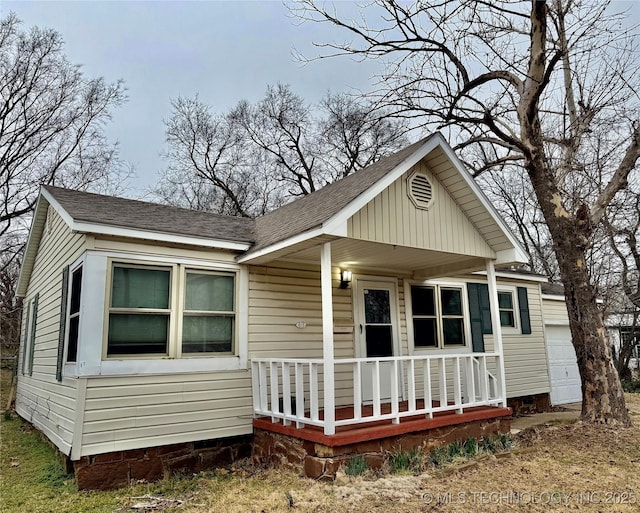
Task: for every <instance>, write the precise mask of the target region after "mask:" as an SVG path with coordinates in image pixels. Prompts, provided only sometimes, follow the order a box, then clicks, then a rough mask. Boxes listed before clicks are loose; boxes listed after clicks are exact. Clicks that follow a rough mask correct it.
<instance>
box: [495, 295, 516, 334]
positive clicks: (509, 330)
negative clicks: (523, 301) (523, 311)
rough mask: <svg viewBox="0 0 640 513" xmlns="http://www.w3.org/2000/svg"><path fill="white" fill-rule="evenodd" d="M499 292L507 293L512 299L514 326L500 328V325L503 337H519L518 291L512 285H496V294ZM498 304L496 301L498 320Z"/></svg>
mask: <svg viewBox="0 0 640 513" xmlns="http://www.w3.org/2000/svg"><path fill="white" fill-rule="evenodd" d="M501 292H507V293H509V294H511V297H512V299H513V322H514V326H502V323H500V328H501V329H502V334H503V335H520V334H521V331H520V304H519V303H518V290H517V288H516V287H515V286H512V285H498V294H500V293H501ZM499 303H500V302H499V301H498V305H497V307H498V318H500V310H501V308H500V304H499Z"/></svg>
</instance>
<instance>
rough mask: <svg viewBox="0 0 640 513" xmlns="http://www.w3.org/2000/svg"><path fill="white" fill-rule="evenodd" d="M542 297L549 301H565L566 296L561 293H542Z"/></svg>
mask: <svg viewBox="0 0 640 513" xmlns="http://www.w3.org/2000/svg"><path fill="white" fill-rule="evenodd" d="M540 297H541V298H542V299H548V300H549V301H562V302H564V301H565V297H564V296H561V295H559V294H541V295H540Z"/></svg>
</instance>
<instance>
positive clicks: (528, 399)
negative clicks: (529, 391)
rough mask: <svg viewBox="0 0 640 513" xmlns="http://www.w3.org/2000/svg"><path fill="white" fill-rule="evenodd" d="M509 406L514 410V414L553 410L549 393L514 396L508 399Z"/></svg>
mask: <svg viewBox="0 0 640 513" xmlns="http://www.w3.org/2000/svg"><path fill="white" fill-rule="evenodd" d="M507 406H509V407H510V408H511V409H512V410H513V414H514V415H529V414H531V413H544V412H547V411H551V398H550V397H549V394H537V395H527V396H523V397H514V398H511V399H507Z"/></svg>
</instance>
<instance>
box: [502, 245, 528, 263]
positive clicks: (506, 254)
mask: <svg viewBox="0 0 640 513" xmlns="http://www.w3.org/2000/svg"><path fill="white" fill-rule="evenodd" d="M527 263H529V258H528V256H527V253H526V252H525V250H524V249H522V247H521V246H520V243H518V245H517V246H514V247H513V248H510V249H503V250H502V251H496V261H495V265H502V264H527Z"/></svg>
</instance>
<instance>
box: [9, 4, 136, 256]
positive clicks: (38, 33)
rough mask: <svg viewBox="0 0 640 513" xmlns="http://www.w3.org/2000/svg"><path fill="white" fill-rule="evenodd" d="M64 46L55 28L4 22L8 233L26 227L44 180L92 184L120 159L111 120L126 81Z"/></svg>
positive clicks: (81, 185)
mask: <svg viewBox="0 0 640 513" xmlns="http://www.w3.org/2000/svg"><path fill="white" fill-rule="evenodd" d="M62 50H63V41H62V38H61V36H60V34H59V33H57V32H55V31H53V30H48V29H40V28H32V29H31V30H30V31H23V30H21V26H20V20H18V18H16V16H15V15H14V14H9V15H8V16H7V17H6V18H4V19H2V20H1V21H0V92H1V95H2V103H1V104H0V199H1V201H0V204H1V205H2V206H1V207H0V208H1V211H0V236H3V235H6V234H8V233H10V232H12V231H13V230H14V229H17V230H18V231H21V230H23V229H24V223H23V222H22V220H24V219H25V216H27V218H28V215H29V214H30V213H31V212H32V211H33V208H34V206H35V202H36V200H37V196H38V190H39V188H40V185H42V184H55V185H59V186H62V187H68V188H74V189H86V188H88V187H90V186H91V185H92V184H96V183H97V182H99V181H101V180H105V178H106V177H107V176H108V175H109V173H111V172H112V171H114V168H115V167H116V166H118V165H119V164H120V163H119V161H118V160H117V148H116V147H115V146H113V145H110V144H108V143H107V141H106V139H105V137H104V133H103V125H104V123H105V122H106V121H107V120H108V119H109V117H110V110H111V109H112V108H113V107H116V106H118V105H120V104H121V103H122V102H123V101H124V89H123V86H122V84H121V83H120V82H117V83H115V84H107V83H105V81H104V80H103V79H102V78H98V79H86V78H85V77H84V76H83V74H82V73H81V71H80V69H79V67H78V66H75V65H73V64H71V63H70V62H69V61H68V60H67V59H66V57H65V55H64V54H63V53H62ZM3 249H5V250H6V249H7V248H3ZM12 251H14V252H15V248H12Z"/></svg>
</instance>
